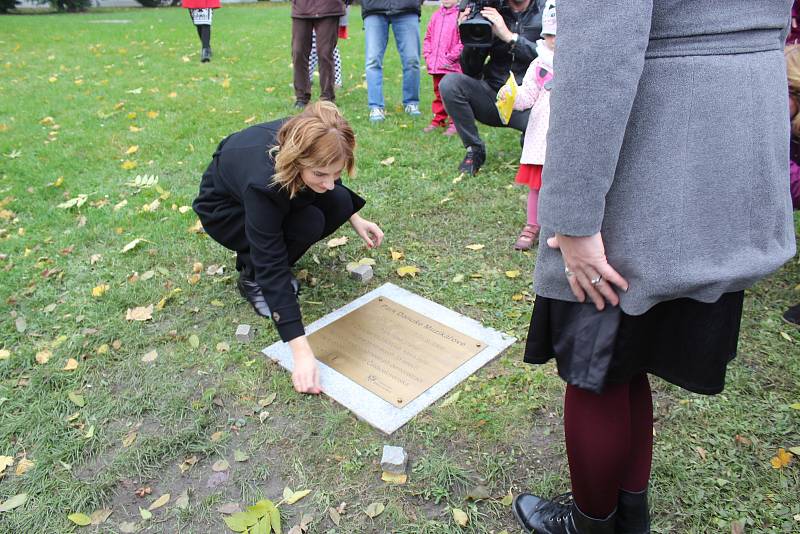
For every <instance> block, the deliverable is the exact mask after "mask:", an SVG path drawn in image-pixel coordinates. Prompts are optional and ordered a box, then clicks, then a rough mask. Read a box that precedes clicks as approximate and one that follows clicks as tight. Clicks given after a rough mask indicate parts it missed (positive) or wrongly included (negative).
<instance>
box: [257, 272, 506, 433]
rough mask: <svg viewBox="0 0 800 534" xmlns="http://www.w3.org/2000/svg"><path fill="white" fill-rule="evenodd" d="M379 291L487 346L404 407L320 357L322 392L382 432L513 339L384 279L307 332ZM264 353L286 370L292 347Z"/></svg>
mask: <svg viewBox="0 0 800 534" xmlns="http://www.w3.org/2000/svg"><path fill="white" fill-rule="evenodd" d="M381 296H382V297H386V298H389V299H391V300H393V301H395V302H397V303H398V304H402V305H403V306H407V307H409V308H411V309H413V310H414V311H416V312H417V313H421V314H423V315H426V316H428V317H430V318H431V319H434V320H436V321H439V322H440V323H442V324H444V325H447V326H449V327H450V328H453V329H455V330H457V331H459V332H461V333H463V334H465V335H468V336H471V337H473V338H475V339H477V340H479V341H482V342H483V343H485V344H486V348H484V349H483V350H482V351H480V352H479V353H478V354H477V355H475V356H474V357H473V358H471V359H470V360H467V362H466V363H464V364H462V365H461V366H460V367H458V368H457V369H456V370H455V371H453V372H452V373H450V374H449V375H447V376H446V377H445V378H444V379H442V380H441V381H439V382H438V383H436V384H434V385H433V387H431V388H430V389H428V390H427V391H425V392H424V393H423V394H422V395H420V396H419V397H417V398H416V399H414V400H413V401H411V402H409V403H408V405H406V406H404V407H402V408H397V407H395V406H394V405H392V404H390V403H388V402H386V401H385V400H383V399H381V398H380V397H378V396H377V395H375V394H374V393H372V392H371V391H369V390H368V389H366V388H364V387H362V386H360V385H359V384H357V383H355V382H353V381H352V380H350V379H349V378H347V377H346V376H344V375H342V374H341V373H339V372H338V371H336V370H334V369H332V368H330V367H328V366H327V365H325V364H324V363H322V362H318V364H319V374H320V381H321V383H322V389H323V391H324V393H325V394H327V395H328V396H330V397H331V398H333V399H334V400H335V401H337V402H338V403H339V404H342V405H343V406H345V407H346V408H348V409H349V410H350V411H352V412H353V413H354V414H355V415H356V416H357V417H359V418H360V419H363V420H364V421H366V422H367V423H369V424H370V425H372V426H374V427H375V428H377V429H379V430H381V431H382V432H385V433H386V434H391V433H392V432H394V431H395V430H397V429H398V428H400V427H401V426H403V425H404V424H406V423H407V422H408V421H410V420H411V419H412V418H413V417H414V416H415V415H417V414H418V413H420V412H421V411H422V410H424V409H425V408H426V407H428V406H430V405H431V404H433V403H434V402H436V401H437V400H438V399H440V398H441V397H443V396H444V395H445V394H446V393H447V392H448V391H450V390H451V389H453V388H454V387H456V386H457V385H458V384H459V383H461V381H463V380H465V379H466V378H467V377H469V376H470V375H471V374H473V373H474V372H475V371H477V370H478V369H480V368H481V367H483V366H484V365H486V364H487V363H489V362H490V361H492V360H493V359H494V358H496V357H497V356H498V355H499V354H500V353H502V352H503V351H504V350H505V349H507V348H508V347H509V346H511V345H512V344H513V343H514V342H515V341H516V338H513V337H511V336H508V335H506V334H504V333H502V332H498V331H497V330H494V329H492V328H487V327H485V326H483V325H481V324H480V323H479V322H477V321H475V320H474V319H471V318H469V317H467V316H466V315H462V314H460V313H457V312H455V311H453V310H450V309H448V308H445V307H444V306H442V305H440V304H437V303H435V302H433V301H431V300H428V299H426V298H424V297H421V296H419V295H416V294H414V293H411V292H410V291H407V290H405V289H403V288H401V287H398V286H396V285H394V284H390V283H387V284H384V285H382V286H380V287H379V288H377V289H374V290H372V291H370V292H369V293H366V294H364V295H363V296H361V297H359V298H357V299H356V300H354V301H353V302H351V303H349V304H347V305H346V306H343V307H342V308H339V309H338V310H335V311H333V312H331V313H329V314H328V315H326V316H325V317H322V318H321V319H318V320H316V321H314V322H313V323H311V324H310V325H308V326H307V327H306V333H307V334H311V333H313V332H315V331H317V330H319V329H320V328H322V327H323V326H325V325H328V324H330V323H332V322H333V321H335V320H336V319H338V318H339V317H342V316H343V315H345V314H347V313H348V312H350V311H352V310H355V309H356V308H359V307H360V306H363V305H364V304H366V303H367V302H370V301H371V300H372V299H374V298H377V297H381ZM262 352H263V353H264V354H265V355H266V356H268V357H269V358H271V359H272V360H274V361H276V362H278V363H279V364H280V365H281V366H282V367H284V368H285V369H286V370H287V371H289V372H291V371H292V352H291V350H290V349H289V346H288V345H287V344H286V343H283V342H281V341H278V342H276V343H273V344H272V345H270V346H269V347H267V348H265V349H264V350H263V351H262Z"/></svg>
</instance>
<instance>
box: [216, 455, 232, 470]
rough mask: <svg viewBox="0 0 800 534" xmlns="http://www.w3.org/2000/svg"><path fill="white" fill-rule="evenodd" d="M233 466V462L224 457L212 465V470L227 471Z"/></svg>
mask: <svg viewBox="0 0 800 534" xmlns="http://www.w3.org/2000/svg"><path fill="white" fill-rule="evenodd" d="M230 468H231V464H229V463H228V460H225V459H224V458H223V459H222V460H217V461H216V462H214V465H212V466H211V470H212V471H214V472H215V473H219V472H221V471H227V470H228V469H230Z"/></svg>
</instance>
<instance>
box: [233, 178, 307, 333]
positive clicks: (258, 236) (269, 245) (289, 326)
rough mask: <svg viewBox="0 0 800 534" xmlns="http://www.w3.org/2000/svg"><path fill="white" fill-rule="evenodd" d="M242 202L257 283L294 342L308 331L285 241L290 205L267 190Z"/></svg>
mask: <svg viewBox="0 0 800 534" xmlns="http://www.w3.org/2000/svg"><path fill="white" fill-rule="evenodd" d="M242 202H243V204H244V210H245V228H244V229H245V234H246V235H247V240H248V241H249V243H250V260H251V261H252V263H253V269H254V271H255V278H256V282H257V283H258V285H260V286H261V290H262V291H263V293H264V298H265V299H266V300H267V305H268V306H269V309H270V311H271V312H272V320H273V322H274V323H275V327H276V328H277V329H278V333H279V334H280V336H281V339H282V340H283V341H291V340H292V339H294V338H296V337H299V336H302V335H304V334H305V329H304V328H303V321H302V317H301V315H300V304H299V303H298V302H297V297H296V296H295V294H294V289H293V288H292V283H291V280H292V272H291V270H290V269H289V256H288V254H287V251H286V244H285V241H284V239H283V220H284V218H285V216H286V215H287V214H288V209H289V208H288V202H287V204H286V205H285V206H284V205H282V203H281V202H279V201H278V199H277V198H276V195H275V194H273V193H272V192H271V191H267V190H266V188H264V187H249V188H247V189H246V190H245V194H244V198H243V199H242Z"/></svg>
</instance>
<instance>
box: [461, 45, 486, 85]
mask: <svg viewBox="0 0 800 534" xmlns="http://www.w3.org/2000/svg"><path fill="white" fill-rule="evenodd" d="M488 55H489V49H488V48H476V47H474V46H465V47H464V48H463V49H462V50H461V70H462V71H463V72H464V74H466V75H467V76H470V77H471V78H478V77H480V75H481V74H482V73H483V64H484V63H486V57H487V56H488Z"/></svg>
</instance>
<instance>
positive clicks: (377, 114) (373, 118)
mask: <svg viewBox="0 0 800 534" xmlns="http://www.w3.org/2000/svg"><path fill="white" fill-rule="evenodd" d="M384 119H386V113H385V112H384V111H383V108H372V109H370V110H369V120H370V122H381V121H383V120H384Z"/></svg>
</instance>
